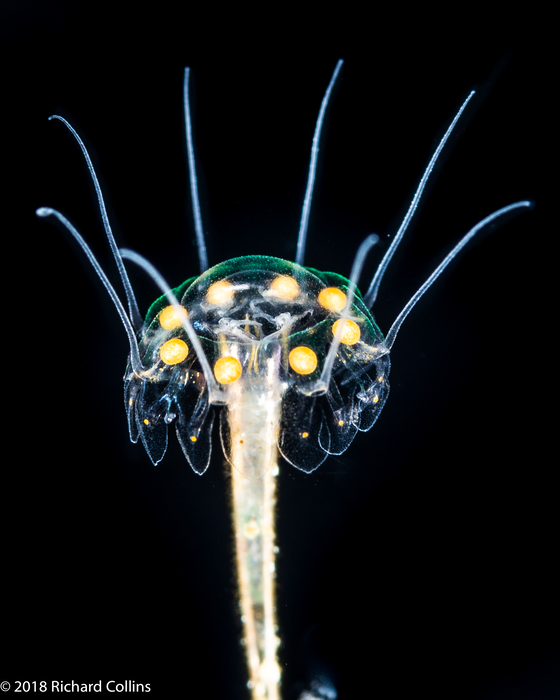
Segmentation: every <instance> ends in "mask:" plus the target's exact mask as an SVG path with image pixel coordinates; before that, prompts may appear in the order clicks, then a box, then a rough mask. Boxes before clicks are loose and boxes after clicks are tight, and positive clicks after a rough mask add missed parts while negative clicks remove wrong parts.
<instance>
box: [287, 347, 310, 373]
mask: <svg viewBox="0 0 560 700" xmlns="http://www.w3.org/2000/svg"><path fill="white" fill-rule="evenodd" d="M288 362H289V363H290V367H291V368H292V369H293V370H294V372H297V373H298V374H311V373H312V372H314V371H315V370H316V369H317V355H316V354H315V353H314V352H313V350H311V348H306V347H305V346H304V345H299V346H298V347H297V348H294V349H293V350H292V351H291V352H290V354H289V356H288Z"/></svg>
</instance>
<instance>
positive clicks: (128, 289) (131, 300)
mask: <svg viewBox="0 0 560 700" xmlns="http://www.w3.org/2000/svg"><path fill="white" fill-rule="evenodd" d="M51 119H58V120H59V121H61V122H62V123H63V124H64V126H66V128H67V129H68V130H69V131H70V133H71V134H72V136H73V137H74V138H75V139H76V141H77V142H78V145H79V146H80V148H81V149H82V153H83V154H84V158H85V159H86V164H87V167H88V170H89V172H90V175H91V179H92V180H93V185H94V187H95V192H96V194H97V201H98V202H99V211H100V212H101V219H102V220H103V226H104V227H105V233H106V235H107V240H108V241H109V245H110V246H111V250H112V252H113V256H114V258H115V262H116V263H117V268H118V270H119V275H120V276H121V280H122V283H123V287H124V291H125V294H126V299H127V302H128V309H129V312H130V318H131V320H132V323H133V325H134V327H135V329H136V330H140V328H142V324H143V321H142V316H141V315H140V311H139V310H138V304H137V303H136V297H135V296H134V292H133V291H132V286H131V284H130V280H129V279H128V275H127V274H126V270H125V268H124V265H123V261H122V258H121V256H120V253H119V249H118V248H117V244H116V242H115V237H114V236H113V231H112V230H111V225H110V223H109V217H108V216H107V210H106V209H105V202H104V200H103V194H102V192H101V187H100V185H99V180H98V179H97V175H96V174H95V170H94V168H93V163H92V162H91V158H90V157H89V153H88V152H87V149H86V147H85V146H84V142H83V141H82V139H81V138H80V137H79V136H78V133H77V132H76V130H75V129H74V128H73V127H72V126H70V124H69V123H68V122H67V121H66V119H64V118H63V117H59V116H58V114H53V115H52V116H51V117H49V121H50V120H51ZM65 225H66V224H65ZM82 247H83V246H82Z"/></svg>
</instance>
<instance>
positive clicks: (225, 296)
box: [206, 280, 235, 307]
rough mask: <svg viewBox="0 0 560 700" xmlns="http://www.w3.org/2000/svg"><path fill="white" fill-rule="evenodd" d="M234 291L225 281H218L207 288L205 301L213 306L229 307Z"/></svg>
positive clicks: (229, 283)
mask: <svg viewBox="0 0 560 700" xmlns="http://www.w3.org/2000/svg"><path fill="white" fill-rule="evenodd" d="M234 294H235V291H234V289H233V284H231V282H228V281H227V280H218V282H214V284H211V285H210V286H209V287H208V290H207V292H206V301H208V302H209V303H210V304H214V305H215V306H221V307H224V306H229V305H230V304H231V302H232V300H233V295H234Z"/></svg>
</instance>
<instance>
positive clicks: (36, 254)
mask: <svg viewBox="0 0 560 700" xmlns="http://www.w3.org/2000/svg"><path fill="white" fill-rule="evenodd" d="M3 7H4V9H3V11H2V13H3V21H2V25H1V28H0V36H1V49H2V65H3V78H2V80H3V88H2V92H3V98H4V99H3V103H4V107H3V124H2V126H3V129H2V139H3V146H2V148H3V151H4V154H7V155H5V157H4V159H3V162H4V168H3V169H4V179H5V185H4V188H3V195H4V196H3V200H4V203H3V214H4V224H5V229H4V250H5V251H6V256H5V257H4V259H3V267H4V270H5V272H4V275H3V277H4V281H5V282H6V283H7V286H6V291H5V306H4V323H3V328H4V341H3V347H4V350H5V352H6V357H5V360H4V364H3V367H4V376H5V392H4V406H5V419H4V431H3V434H4V455H5V458H4V461H3V468H2V471H3V478H4V479H5V485H4V486H3V508H2V514H3V518H4V523H3V530H2V534H3V552H4V553H3V555H2V560H3V564H4V566H3V574H2V582H3V591H4V592H3V601H4V606H3V607H4V610H5V613H4V621H5V624H3V625H2V641H3V646H4V648H3V652H2V658H1V660H0V666H1V668H2V678H6V679H8V680H10V681H11V682H14V681H15V680H18V679H19V680H41V679H43V680H47V681H49V683H50V681H51V680H64V681H70V680H75V681H78V682H82V683H84V682H94V681H97V680H99V679H102V680H103V681H105V682H106V681H109V680H111V679H115V680H118V681H124V680H126V679H128V680H134V681H135V682H137V683H150V684H151V688H152V692H151V694H150V696H151V697H157V698H160V697H162V698H166V697H179V696H181V697H188V698H191V697H192V698H195V697H205V698H216V699H220V700H221V699H225V700H237V699H240V700H241V699H243V698H246V697H247V691H246V689H245V682H246V679H245V668H244V660H243V654H242V648H241V646H240V643H239V637H240V627H239V623H238V620H237V613H236V603H235V585H234V578H233V573H232V553H231V547H230V545H231V539H232V534H231V531H230V524H229V514H228V496H227V492H228V486H227V483H228V482H227V476H226V467H225V465H224V460H223V457H222V455H221V452H220V448H219V444H218V442H217V441H216V444H215V447H214V455H213V458H212V463H211V466H210V468H209V470H208V472H207V473H206V474H205V475H204V476H203V477H199V476H197V475H195V474H194V473H193V472H192V471H191V470H190V468H189V467H188V465H187V463H186V461H185V460H184V458H183V456H182V454H181V451H180V449H179V447H178V445H177V443H176V440H175V438H174V436H172V439H171V440H170V447H169V450H168V453H167V455H166V457H165V459H164V461H163V462H162V463H161V464H160V465H159V466H158V467H157V468H154V467H153V466H152V465H151V463H150V461H149V459H148V457H147V456H146V454H145V453H144V451H143V449H142V447H141V446H140V445H136V446H135V445H132V444H130V443H129V441H128V434H127V429H126V421H125V413H124V410H123V405H122V379H121V378H122V374H123V371H124V367H125V362H126V356H127V351H128V350H127V348H128V345H127V340H126V336H125V334H124V331H123V329H122V327H120V322H119V320H118V317H117V315H116V313H115V310H114V308H113V307H112V305H111V303H110V301H109V299H108V297H107V295H106V293H105V291H104V290H103V288H102V287H101V285H100V284H99V282H98V280H97V279H96V277H95V275H94V273H93V272H91V271H90V269H89V267H88V264H87V263H86V262H85V261H84V259H83V256H82V255H81V254H80V252H79V251H77V248H76V246H75V245H73V244H72V243H69V241H68V236H66V235H64V233H63V232H62V233H61V232H60V231H58V230H57V227H56V226H54V225H53V224H52V222H51V221H45V220H39V219H37V218H36V217H35V215H34V210H35V209H36V208H37V207H38V206H52V207H55V208H58V209H60V210H61V211H62V212H63V213H64V214H65V215H67V216H68V218H69V219H70V220H71V221H72V222H73V223H74V224H75V225H76V226H77V227H78V229H79V230H80V231H81V233H82V234H83V235H84V237H85V238H86V240H87V241H88V242H90V244H91V245H92V247H93V248H94V250H95V252H96V254H97V255H99V258H100V260H101V261H102V263H103V265H104V267H105V269H106V270H107V271H109V274H110V276H111V277H112V279H113V280H114V281H115V282H117V281H118V280H117V279H116V274H115V273H114V268H113V263H112V261H111V258H110V254H109V252H108V249H107V245H106V243H105V241H104V238H103V232H102V228H101V223H100V218H99V215H98V212H97V206H96V202H95V199H94V194H93V189H92V186H91V183H90V182H89V180H88V174H87V171H86V169H85V166H84V163H83V159H82V157H81V154H80V152H79V150H78V148H77V146H76V144H75V143H74V142H73V139H72V138H71V136H70V135H69V134H68V133H67V132H66V130H65V129H64V127H63V126H62V125H61V124H60V123H57V122H48V121H47V117H48V116H49V115H50V114H52V113H58V114H61V115H62V116H64V117H66V118H68V119H69V120H70V121H71V123H72V124H73V125H74V127H75V128H76V129H77V130H78V131H79V133H80V134H81V135H82V137H83V138H84V140H85V141H86V144H87V145H88V148H90V152H91V154H92V157H93V159H94V162H95V164H96V167H97V169H98V174H99V177H100V179H101V182H102V187H103V190H104V193H105V196H106V201H107V205H108V209H109V214H110V217H111V221H112V223H113V226H114V229H115V233H116V236H117V240H118V242H119V244H120V245H123V246H124V245H126V246H127V247H131V248H133V249H135V250H137V251H138V252H140V253H142V254H143V255H145V256H147V257H148V258H149V259H150V260H151V261H152V262H153V263H154V264H155V265H156V266H157V267H158V268H159V269H160V270H161V271H162V273H163V274H164V275H165V277H166V278H167V279H168V281H169V282H170V283H171V284H172V285H177V284H179V283H181V282H182V281H183V280H184V279H186V278H187V277H190V276H192V275H193V274H196V272H197V259H196V252H195V248H194V246H193V238H194V234H193V226H192V220H191V215H190V208H189V207H190V203H189V197H188V180H187V172H186V157H185V150H184V136H183V114H182V73H183V67H184V66H185V65H190V66H191V68H192V72H193V78H192V101H193V118H194V138H195V147H196V153H197V158H198V170H199V179H200V192H201V205H202V215H203V220H204V225H205V229H206V231H207V232H208V244H209V255H210V261H211V263H212V264H214V263H217V262H220V261H222V260H226V259H228V258H231V257H237V256H241V255H247V254H251V253H257V254H269V255H274V256H278V257H283V258H287V259H293V257H294V254H295V242H296V235H297V229H298V223H299V216H300V208H301V202H302V200H303V194H304V191H305V183H306V177H307V166H308V157H309V151H310V145H311V137H312V134H313V129H314V125H315V119H316V116H317V112H318V109H319V105H320V102H321V99H322V96H323V93H324V90H325V88H326V85H327V83H328V81H329V79H330V76H331V73H332V71H333V69H334V66H335V63H336V60H337V59H338V58H344V59H345V64H344V68H343V72H342V75H341V78H340V80H339V83H338V85H337V87H336V90H335V93H334V95H333V98H332V101H331V105H330V107H329V113H328V117H327V120H326V124H325V129H324V137H323V142H322V148H321V157H320V160H319V174H318V178H317V186H316V194H315V199H314V203H313V209H312V214H311V221H310V231H309V239H308V252H307V256H306V263H307V264H308V265H312V266H313V267H316V268H318V269H322V270H333V271H336V272H339V273H341V274H345V275H347V274H348V273H349V271H350V267H351V263H352V259H353V256H354V254H355V252H356V249H357V247H358V245H359V243H360V242H361V241H362V240H363V238H364V237H365V236H366V235H367V234H369V233H371V232H376V233H378V234H379V235H380V236H381V238H382V248H380V249H378V250H375V251H374V253H373V255H372V256H371V259H370V261H369V262H368V270H367V273H366V274H369V275H371V274H372V271H373V269H374V266H375V262H376V260H377V261H378V260H379V259H380V257H381V255H382V251H383V250H384V249H385V248H386V246H387V245H388V240H389V236H391V235H392V234H393V233H394V232H395V231H396V229H397V227H398V223H399V221H400V219H401V218H402V216H403V215H404V213H405V211H406V207H407V204H408V202H409V201H410V198H411V196H412V194H413V192H414V188H415V186H416V184H417V182H418V180H419V178H420V176H421V174H422V172H423V169H424V167H425V166H426V164H427V162H428V160H429V157H430V155H431V153H432V152H433V149H434V147H435V145H436V143H437V140H438V139H439V138H440V137H441V135H442V134H443V132H444V131H445V128H446V127H447V125H448V124H449V122H450V120H451V119H452V117H453V115H454V113H455V112H456V110H457V109H458V107H459V105H460V104H461V102H462V100H463V99H464V98H465V97H466V95H467V94H468V91H469V90H470V89H471V88H473V87H478V88H479V92H478V94H477V97H476V98H475V100H474V102H473V104H472V106H471V107H469V110H468V112H467V114H466V115H465V117H464V118H463V119H462V121H461V123H460V125H459V127H458V128H457V131H456V134H455V135H454V137H453V138H452V139H451V143H450V147H449V148H448V149H447V151H446V153H445V155H444V157H443V158H442V160H441V164H440V166H438V168H437V170H436V172H435V173H434V176H433V178H432V181H431V183H430V186H429V187H428V191H427V193H426V197H425V199H424V201H423V204H422V207H421V209H420V211H419V212H418V215H417V216H416V218H415V221H414V226H413V227H411V230H410V231H409V234H408V235H407V238H406V240H405V242H404V243H403V245H402V247H401V249H400V250H399V252H398V255H397V256H396V258H395V260H394V262H393V264H392V265H391V267H390V268H389V272H388V274H387V276H386V278H385V280H384V283H383V286H382V288H381V292H380V296H379V298H378V302H377V304H376V307H375V309H374V312H375V315H376V318H377V321H378V323H379V325H380V326H381V328H382V329H383V330H384V331H387V330H388V328H389V327H390V325H391V323H392V321H393V319H394V318H395V317H396V315H397V314H398V312H399V311H400V309H401V308H402V306H403V305H404V304H405V303H406V301H407V300H408V298H409V297H410V296H411V295H412V293H413V292H414V291H415V290H416V289H417V287H418V286H419V285H420V284H421V283H422V282H423V281H424V279H425V278H426V277H427V275H428V274H429V273H430V272H431V271H432V269H433V268H434V267H435V265H436V264H437V263H438V262H439V261H440V259H441V258H442V257H443V256H444V255H445V253H446V252H447V251H448V250H450V248H451V247H452V245H453V244H454V243H455V242H456V241H457V240H458V239H459V238H460V236H461V235H462V234H464V233H465V232H466V231H467V230H468V229H469V228H470V227H472V226H473V225H474V224H475V223H476V222H477V221H479V220H480V219H481V218H483V217H484V216H486V215H487V214H489V213H490V212H491V211H493V210H495V209H498V208H500V207H502V206H504V205H506V204H509V203H511V202H514V201H517V200H520V199H532V200H534V201H535V203H536V207H535V209H534V210H533V211H531V212H529V213H523V214H522V215H519V216H516V217H512V218H511V219H510V220H508V221H504V222H503V225H500V226H498V227H496V230H494V231H493V232H485V233H483V234H482V235H480V237H479V240H477V241H475V242H474V243H473V245H471V246H470V247H469V249H468V250H466V251H465V252H464V253H463V254H462V255H461V257H460V259H459V260H457V261H456V262H455V263H454V264H453V266H452V267H450V269H449V270H448V271H447V272H446V274H445V276H444V277H442V278H441V279H440V280H439V281H438V283H437V285H436V286H435V287H434V288H433V289H432V290H431V291H430V292H429V294H427V295H426V297H425V298H424V299H423V300H422V302H421V303H419V305H418V307H417V308H416V309H415V310H414V313H413V314H412V315H411V317H410V318H409V319H408V320H407V321H406V323H405V325H404V326H403V328H402V330H401V332H400V335H399V338H398V340H397V343H396V345H395V348H394V351H393V353H392V363H393V365H392V367H393V368H392V373H391V376H390V381H391V393H390V396H389V400H388V403H387V405H386V407H385V409H384V411H383V413H382V415H381V417H380V419H379V421H378V423H377V424H376V425H375V426H374V428H373V429H372V431H371V432H370V433H368V434H365V435H358V437H357V438H356V440H355V443H354V444H353V445H352V447H351V448H350V449H349V450H348V451H347V452H346V453H345V454H344V455H342V456H341V457H338V458H331V459H329V460H328V461H327V462H326V463H325V464H324V465H323V466H322V467H321V468H320V469H318V470H317V471H316V472H315V473H313V474H312V475H310V476H307V475H305V474H303V473H300V472H298V471H297V470H295V469H294V468H292V467H290V466H289V465H286V464H282V465H281V476H280V485H279V489H280V493H279V506H278V543H279V546H280V555H279V561H278V617H279V624H280V629H281V636H282V647H281V661H282V664H283V674H284V700H295V698H297V697H298V695H299V693H300V692H301V690H302V688H303V684H306V683H309V681H310V679H311V678H312V677H313V675H314V674H316V673H317V672H319V671H321V672H323V673H325V674H326V676H327V677H328V678H329V679H330V680H331V682H332V683H333V684H334V685H335V686H336V687H337V690H338V693H339V698H340V699H341V700H347V699H348V700H356V699H357V698H362V697H363V698H380V699H383V700H385V699H386V698H409V697H415V696H416V695H417V694H418V693H425V694H427V695H429V696H430V698H433V699H436V698H446V699H447V698H454V699H456V698H465V699H468V700H490V699H491V700H494V699H500V700H501V699H502V698H503V699H506V698H507V699H509V698H514V699H516V700H517V699H519V700H528V699H529V698H537V699H539V700H540V699H541V698H542V699H543V700H549V699H552V698H557V697H559V694H560V671H559V662H558V657H559V653H560V647H559V644H560V636H559V632H558V630H559V622H560V615H559V607H558V590H559V583H560V581H559V575H558V572H557V567H556V564H557V558H558V530H559V528H558V526H559V522H558V507H557V493H558V491H557V487H558V478H557V466H556V464H555V461H556V457H557V456H556V454H555V452H553V451H552V450H551V447H550V443H549V442H548V441H547V438H548V437H550V433H551V430H552V428H553V423H552V421H551V418H552V417H553V410H554V404H553V401H554V399H553V397H552V390H551V389H552V381H553V379H552V378H553V376H554V375H553V373H552V372H551V371H550V367H549V368H548V370H547V367H546V364H545V363H544V362H543V359H542V348H543V346H546V344H547V343H546V340H547V337H548V334H549V333H550V331H549V330H548V327H547V326H544V330H543V326H542V325H541V324H542V319H543V308H544V306H545V304H546V303H547V302H548V300H549V299H550V296H551V290H552V282H551V278H550V277H549V276H548V273H547V272H546V267H545V265H544V264H543V259H544V262H545V263H546V260H547V258H550V256H551V255H552V252H551V251H550V250H548V248H549V247H550V248H551V244H549V243H548V241H549V239H550V238H551V234H552V229H551V224H550V222H549V221H548V220H547V216H546V211H547V207H548V202H547V199H546V196H545V194H544V187H543V186H542V185H543V184H544V177H543V171H544V167H543V162H547V161H548V160H549V150H550V146H549V139H550V131H549V128H550V127H549V123H548V122H547V108H546V106H545V99H544V97H543V94H545V92H544V90H543V87H542V84H541V80H542V79H543V77H545V78H546V71H547V64H546V61H545V58H544V52H543V51H542V48H544V45H545V43H546V42H545V41H544V39H543V38H542V32H543V29H544V28H545V26H546V23H547V18H546V17H545V18H541V17H538V16H536V15H535V14H531V12H527V13H526V14H524V15H523V16H522V17H514V18H504V17H500V18H496V19H493V18H492V17H490V16H489V15H488V13H487V12H484V11H481V12H475V11H474V9H472V8H471V9H470V10H469V14H468V16H467V14H466V13H462V11H461V10H460V9H459V8H457V9H456V10H455V12H456V15H455V16H449V18H447V19H443V20H442V18H441V17H439V18H438V17H431V16H429V15H426V14H418V16H411V15H410V14H405V13H404V11H403V12H402V14H401V13H400V12H399V11H398V9H397V11H396V12H395V13H394V14H391V13H390V12H388V11H386V10H384V11H380V10H379V11H378V10H376V9H371V10H367V11H366V10H365V9H359V6H358V5H356V6H355V7H354V6H352V5H347V6H345V8H344V9H343V10H342V11H337V13H336V14H334V15H330V16H329V15H328V14H327V12H328V10H327V9H326V6H325V7H322V8H313V12H314V15H313V18H307V17H306V13H305V11H304V10H303V9H301V8H300V9H298V10H295V9H294V10H293V11H291V10H290V9H289V8H288V7H287V6H286V7H284V6H283V7H282V9H280V8H279V9H278V12H277V13H275V12H274V11H272V10H269V11H267V12H266V13H264V12H263V11H262V10H260V14H259V13H254V12H249V11H247V10H241V8H239V7H237V6H234V5H232V6H229V9H223V8H222V7H221V6H219V5H216V6H213V7H208V8H207V9H206V10H200V9H198V8H197V7H194V6H193V7H189V6H188V5H187V6H185V8H184V9H183V10H177V9H171V8H172V6H171V5H170V6H167V5H166V4H165V3H159V4H157V5H153V6H147V8H146V9H142V7H141V6H139V5H132V4H131V5H128V4H124V3H116V4H109V3H105V2H97V3H93V2H80V3H71V2H50V3H40V2H37V3H31V2H28V3H18V4H17V5H15V4H14V5H11V4H10V3H7V4H5V5H4V6H3ZM364 7H365V6H364ZM309 10H310V11H311V8H309ZM548 21H550V18H549V19H548ZM131 277H132V282H133V285H134V287H135V289H136V290H137V293H138V296H139V300H140V305H141V309H142V310H145V309H147V307H148V305H149V303H150V302H151V301H152V300H153V298H154V297H155V296H157V293H156V292H155V290H154V288H153V286H152V284H151V283H150V282H149V280H147V279H146V278H145V276H144V275H143V274H142V273H141V272H138V271H137V270H132V271H131ZM363 286H365V285H364V284H363V283H362V287H363ZM555 560H556V561H555ZM0 680H1V679H0Z"/></svg>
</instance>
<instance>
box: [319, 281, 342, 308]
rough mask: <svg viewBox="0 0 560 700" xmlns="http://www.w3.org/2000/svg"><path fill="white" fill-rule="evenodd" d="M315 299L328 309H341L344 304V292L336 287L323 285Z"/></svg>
mask: <svg viewBox="0 0 560 700" xmlns="http://www.w3.org/2000/svg"><path fill="white" fill-rule="evenodd" d="M317 301H318V302H319V304H321V306H322V307H323V308H325V309H328V310H329V311H342V309H343V308H344V307H345V306H346V294H344V292H343V291H342V290H341V289H338V288H337V287H325V289H321V291H320V292H319V296H318V297H317Z"/></svg>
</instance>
